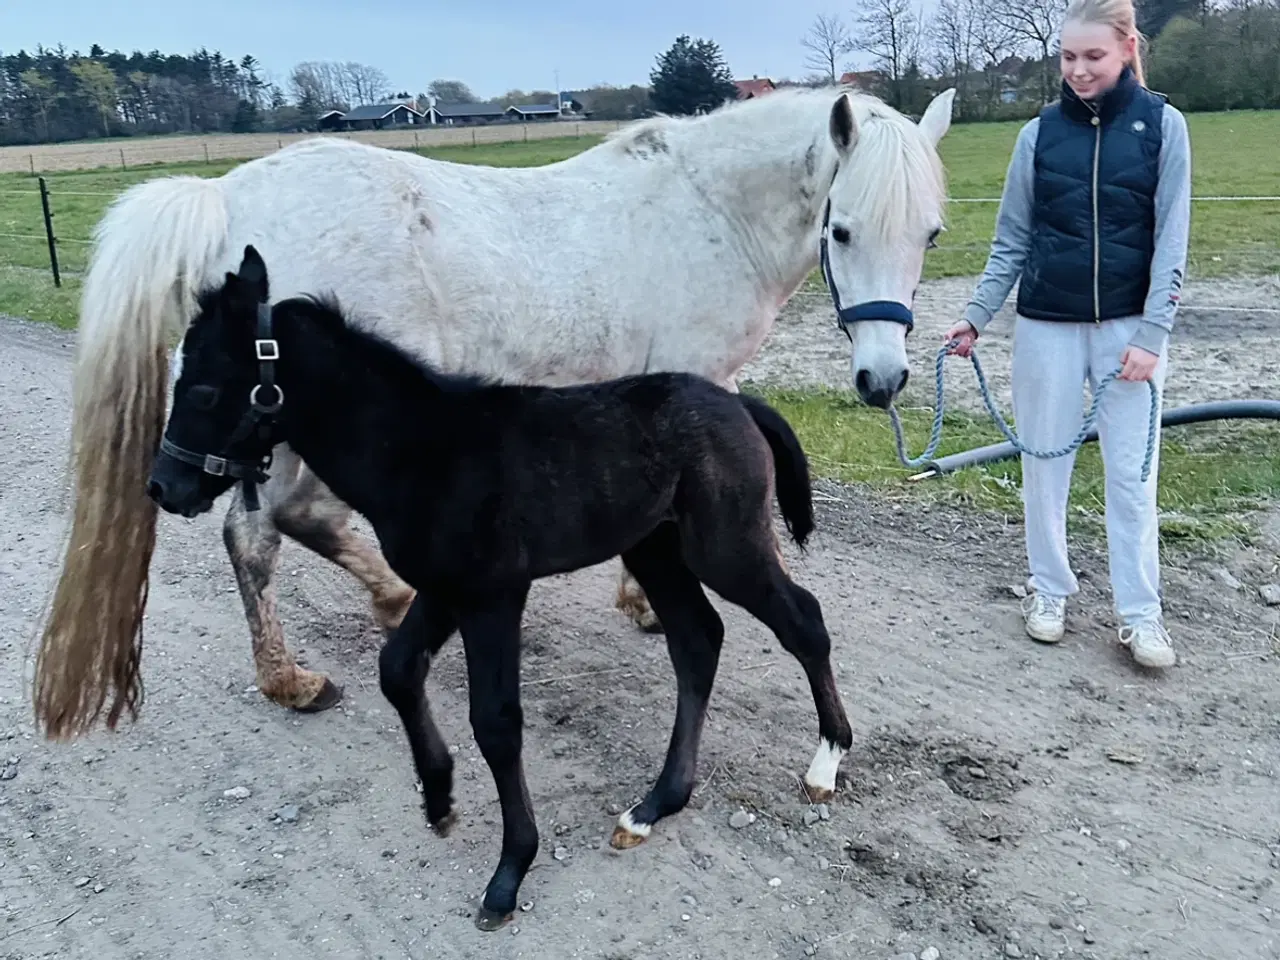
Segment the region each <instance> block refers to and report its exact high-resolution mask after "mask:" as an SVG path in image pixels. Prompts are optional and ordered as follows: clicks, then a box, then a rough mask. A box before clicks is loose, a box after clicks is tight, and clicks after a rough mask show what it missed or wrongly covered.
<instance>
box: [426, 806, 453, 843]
mask: <svg viewBox="0 0 1280 960" xmlns="http://www.w3.org/2000/svg"><path fill="white" fill-rule="evenodd" d="M427 823H429V824H430V825H431V829H432V830H433V831H435V834H436V836H439V837H447V836H448V835H449V833H450V832H451V831H452V830H453V828H454V827H455V826H457V824H458V812H457V811H456V810H450V811H449V812H448V813H446V814H445V815H444V816H443V817H441V818H440V819H439V820H431V819H428V820H427Z"/></svg>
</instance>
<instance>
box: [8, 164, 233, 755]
mask: <svg viewBox="0 0 1280 960" xmlns="http://www.w3.org/2000/svg"><path fill="white" fill-rule="evenodd" d="M228 230H229V216H228V211H227V206H226V203H225V202H224V199H223V194H222V185H221V183H220V182H219V181H218V180H205V179H201V178H198V177H192V176H181V177H166V178H162V179H156V180H151V181H148V182H146V183H142V184H138V185H137V186H134V187H130V188H129V189H128V190H126V191H125V192H124V193H123V194H121V196H119V197H118V198H117V199H116V200H115V201H113V202H112V204H111V206H110V208H109V209H108V210H107V213H106V215H105V216H104V217H103V218H102V220H101V221H100V222H99V224H98V226H97V228H96V229H95V232H94V241H95V248H94V251H93V255H92V258H91V261H90V265H89V271H88V274H87V276H86V278H85V283H84V292H83V296H82V298H81V303H80V324H79V342H78V345H77V349H76V358H75V373H74V388H73V399H72V421H71V473H72V475H73V476H74V478H75V487H74V492H73V496H74V516H73V519H72V526H71V536H70V540H69V542H68V544H67V548H66V554H65V556H64V558H63V566H62V572H61V575H60V577H59V579H58V584H57V588H56V591H55V593H54V598H53V604H52V608H51V610H50V613H49V619H48V621H47V623H46V625H45V628H44V633H43V635H42V637H41V640H40V651H39V654H38V657H37V661H36V674H35V690H34V696H33V702H34V706H35V714H36V723H37V725H43V726H44V728H45V730H44V732H45V735H46V736H47V737H48V738H49V739H66V738H70V737H74V736H76V735H78V734H80V733H83V732H85V731H87V730H88V729H89V728H91V727H92V726H93V724H94V723H95V722H96V720H97V718H98V716H99V715H100V714H101V713H102V710H103V707H104V704H105V703H106V701H107V698H108V696H110V697H111V700H112V702H111V705H110V708H109V709H108V711H107V726H108V728H110V729H115V727H116V725H117V723H118V722H119V719H120V716H121V713H122V712H123V711H124V710H125V709H128V710H129V712H130V714H131V716H132V717H133V718H134V719H136V717H137V714H138V708H139V707H140V706H141V702H142V682H141V678H140V675H139V666H140V661H141V656H142V617H143V613H144V612H145V610H146V603H147V589H148V570H149V567H150V565H151V552H152V549H153V548H154V546H155V526H156V507H155V504H154V503H152V501H151V500H150V498H149V497H148V496H147V491H146V484H147V477H148V475H149V473H150V471H151V462H152V458H153V457H154V456H155V451H156V449H157V447H158V446H159V443H160V436H161V433H162V432H163V430H164V421H165V411H166V393H167V389H168V376H169V370H168V367H169V349H170V348H171V342H170V341H171V338H173V337H175V336H176V335H177V334H179V333H180V332H181V331H182V330H183V329H184V328H185V326H186V323H187V322H188V320H189V318H190V315H191V313H192V311H193V308H194V298H195V295H196V294H197V293H198V292H199V290H200V287H201V286H202V285H203V284H204V283H205V282H206V280H207V279H208V278H209V273H210V271H211V270H212V268H213V266H214V264H215V263H216V262H217V260H218V258H219V257H220V256H221V255H222V253H223V252H224V248H225V245H226V241H227V235H228Z"/></svg>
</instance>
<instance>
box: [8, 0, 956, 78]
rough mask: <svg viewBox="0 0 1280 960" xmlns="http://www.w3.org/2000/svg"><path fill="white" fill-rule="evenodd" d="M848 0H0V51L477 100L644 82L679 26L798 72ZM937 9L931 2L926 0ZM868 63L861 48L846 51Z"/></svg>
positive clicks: (857, 62)
mask: <svg viewBox="0 0 1280 960" xmlns="http://www.w3.org/2000/svg"><path fill="white" fill-rule="evenodd" d="M854 2H855V0H834V2H832V0H789V3H788V2H784V0H735V2H729V0H647V2H644V3H626V4H623V3H619V4H612V3H610V2H609V0H594V2H587V0H556V2H545V0H543V2H539V0H533V2H529V0H488V2H485V0H479V2H465V0H448V2H444V0H426V2H425V3H423V2H422V0H417V2H414V3H410V2H407V0H363V4H364V6H363V10H362V11H361V12H357V11H356V8H357V6H359V4H358V3H357V2H355V0H343V2H338V0H214V2H212V3H200V4H196V3H191V2H190V0H185V2H184V0H111V2H107V0H59V2H58V3H57V4H44V3H28V2H19V0H0V52H2V53H6V54H7V53H16V52H17V51H18V50H20V49H26V50H28V51H31V50H34V49H35V47H36V45H37V44H44V45H45V46H47V47H56V46H57V45H58V44H59V43H61V44H63V45H65V47H66V48H67V49H68V50H79V51H80V52H82V53H87V52H88V50H89V47H90V45H92V44H94V43H97V44H100V45H101V46H102V47H104V48H105V49H108V50H112V49H120V50H123V51H124V52H126V53H128V52H131V51H133V50H135V49H140V50H143V51H149V50H152V49H159V50H161V51H163V52H165V53H190V52H191V51H192V50H195V49H197V48H199V47H201V46H204V47H207V48H208V49H209V50H211V51H212V50H220V51H221V52H222V53H223V54H224V55H228V56H233V57H234V58H235V59H237V60H238V59H239V58H240V57H242V56H244V54H246V53H251V54H253V55H254V56H255V57H257V58H258V60H259V61H261V63H262V64H263V65H264V67H265V68H266V72H267V74H268V76H270V77H271V79H274V80H275V81H277V82H278V83H280V84H281V85H282V86H284V85H285V81H286V80H287V78H288V75H289V70H290V68H291V67H292V66H293V65H294V64H295V63H297V62H299V61H302V60H355V61H359V62H361V63H367V64H370V65H373V66H377V67H380V68H381V69H382V70H383V72H385V73H386V74H387V77H388V78H389V79H390V81H391V84H392V86H393V88H394V89H395V90H408V91H409V92H410V93H411V94H417V93H419V92H421V91H424V90H426V88H427V85H428V84H429V83H430V82H431V81H432V80H434V79H437V78H443V79H452V80H462V81H464V82H465V83H467V85H468V86H470V87H471V89H472V91H474V92H475V94H476V95H477V96H479V97H496V96H500V95H502V94H503V93H505V92H506V91H508V90H511V89H521V90H532V89H543V90H551V89H554V87H555V86H556V79H557V76H558V78H559V86H560V89H562V90H574V89H580V88H583V87H589V86H593V85H595V84H598V83H612V84H615V85H619V86H625V85H627V84H631V83H642V84H643V83H648V78H649V70H650V69H651V68H652V67H653V64H654V60H655V58H656V57H657V56H658V55H659V54H660V53H661V52H662V51H663V50H665V49H666V48H667V47H669V46H670V45H671V44H672V42H674V40H675V38H676V37H677V36H679V35H680V34H682V33H687V34H689V35H690V36H691V37H695V38H696V37H703V38H706V39H710V40H714V41H716V42H717V43H718V44H719V45H720V49H721V50H722V52H723V53H724V55H725V59H726V61H727V62H728V64H729V68H730V70H731V71H732V72H733V75H734V78H735V79H743V78H748V77H751V76H753V75H759V76H762V77H764V76H771V77H774V78H775V79H776V78H779V77H783V76H790V77H792V78H799V77H802V76H804V75H805V74H806V73H808V72H810V71H809V70H808V69H807V68H806V67H805V65H804V61H805V57H806V55H807V51H806V50H805V49H804V47H802V46H801V44H800V38H801V37H802V36H803V35H804V34H805V31H806V30H807V29H808V28H809V26H810V24H811V23H812V22H813V20H814V18H815V17H816V16H817V15H818V14H819V13H830V14H835V15H840V16H843V17H845V19H846V20H847V21H848V22H852V20H853V12H852V8H853V3H854ZM922 2H925V3H928V4H929V5H930V6H932V2H931V0H922ZM850 62H851V64H852V65H854V66H855V67H865V66H867V65H869V59H868V57H867V55H866V54H857V55H854V56H852V57H850Z"/></svg>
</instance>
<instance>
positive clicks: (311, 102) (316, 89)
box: [289, 60, 355, 110]
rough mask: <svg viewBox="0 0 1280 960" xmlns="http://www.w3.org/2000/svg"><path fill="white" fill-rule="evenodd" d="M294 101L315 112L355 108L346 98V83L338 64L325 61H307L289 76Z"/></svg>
mask: <svg viewBox="0 0 1280 960" xmlns="http://www.w3.org/2000/svg"><path fill="white" fill-rule="evenodd" d="M289 87H290V89H291V91H292V93H293V98H294V100H295V101H296V102H297V103H299V104H306V105H307V106H308V107H312V108H314V109H316V110H349V109H350V108H351V107H353V106H355V104H354V103H352V102H351V100H350V99H349V98H348V97H347V90H346V81H345V78H344V76H343V71H342V70H341V69H340V68H339V66H338V64H336V63H331V62H329V61H327V60H307V61H304V62H302V63H299V64H298V65H297V66H295V67H294V68H293V72H292V73H290V74H289Z"/></svg>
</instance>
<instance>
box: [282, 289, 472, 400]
mask: <svg viewBox="0 0 1280 960" xmlns="http://www.w3.org/2000/svg"><path fill="white" fill-rule="evenodd" d="M272 312H273V313H275V314H276V315H277V316H280V315H282V314H283V315H288V314H292V313H296V314H299V315H301V316H304V317H306V318H307V319H308V320H310V321H312V322H313V323H314V324H315V325H316V326H318V327H319V328H320V329H321V330H323V331H324V332H325V333H327V334H329V335H330V336H331V337H333V339H334V342H335V346H336V347H337V349H338V350H339V351H341V353H342V355H343V357H344V362H348V363H350V364H351V365H352V366H357V367H365V368H367V369H371V370H373V371H376V373H377V375H378V377H379V379H380V380H382V381H383V382H389V383H392V384H394V385H396V386H400V387H403V388H406V389H410V390H421V389H422V388H424V387H430V388H432V389H433V390H435V391H436V392H439V393H470V392H474V391H477V390H483V389H485V388H488V387H492V386H496V385H497V381H495V380H492V379H490V378H488V377H485V376H482V375H479V374H461V373H448V372H445V371H443V370H438V369H436V368H435V367H434V366H432V365H431V364H430V363H428V362H427V361H426V360H425V359H424V358H422V357H419V356H416V355H415V354H413V353H411V352H410V351H409V350H408V349H407V348H405V347H403V346H400V345H398V344H396V343H393V342H392V341H391V340H390V339H388V338H387V337H385V336H383V335H382V334H379V333H377V332H375V331H373V330H368V329H364V328H363V327H361V326H359V325H357V324H355V323H352V321H351V318H350V317H349V316H348V314H347V313H346V312H345V311H344V310H343V309H342V305H341V303H340V302H339V301H338V297H337V295H336V294H333V293H322V294H300V295H298V296H294V297H289V298H288V299H285V300H281V301H279V302H278V303H276V304H274V305H273V307H272Z"/></svg>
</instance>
